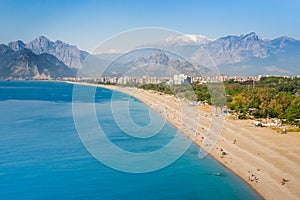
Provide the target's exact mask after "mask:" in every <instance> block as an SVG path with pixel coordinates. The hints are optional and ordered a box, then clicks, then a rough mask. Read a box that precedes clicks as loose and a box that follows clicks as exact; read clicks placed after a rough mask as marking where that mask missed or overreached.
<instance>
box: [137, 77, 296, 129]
mask: <svg viewBox="0 0 300 200" xmlns="http://www.w3.org/2000/svg"><path fill="white" fill-rule="evenodd" d="M213 85H214V84H211V83H208V84H199V83H193V84H191V85H173V86H170V85H167V84H146V85H143V86H141V88H142V89H145V90H155V91H158V92H162V93H166V94H176V95H177V96H179V97H185V98H186V99H189V100H192V101H196V100H197V101H202V102H206V103H208V104H214V105H216V104H217V106H222V105H223V106H227V107H228V109H229V110H231V111H232V112H234V113H236V115H237V117H238V118H239V119H247V118H278V119H281V120H282V121H283V122H285V123H287V124H291V125H296V126H298V127H299V126H300V78H295V77H293V78H286V77H262V78H261V79H260V80H259V81H256V82H254V81H246V82H237V81H234V80H229V81H226V82H224V87H225V96H226V102H225V103H222V101H218V96H217V95H216V93H220V94H221V95H220V98H221V96H222V95H223V94H222V91H218V90H216V89H215V88H213ZM218 88H220V87H218ZM212 93H214V94H213V95H212ZM216 96H217V97H216ZM212 97H214V98H217V99H213V98H212Z"/></svg>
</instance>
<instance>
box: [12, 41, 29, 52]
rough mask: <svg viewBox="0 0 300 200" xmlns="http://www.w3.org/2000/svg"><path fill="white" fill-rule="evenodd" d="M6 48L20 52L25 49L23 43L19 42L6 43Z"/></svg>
mask: <svg viewBox="0 0 300 200" xmlns="http://www.w3.org/2000/svg"><path fill="white" fill-rule="evenodd" d="M8 46H9V47H10V48H11V49H12V50H14V51H20V50H22V49H24V48H25V46H26V45H25V43H24V42H23V41H21V40H17V41H14V42H10V43H8Z"/></svg>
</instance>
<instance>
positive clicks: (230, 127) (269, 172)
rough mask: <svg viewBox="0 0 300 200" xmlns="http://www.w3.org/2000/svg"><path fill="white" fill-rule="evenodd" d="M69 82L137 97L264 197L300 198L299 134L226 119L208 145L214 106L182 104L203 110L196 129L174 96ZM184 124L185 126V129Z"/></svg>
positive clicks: (112, 86) (248, 121) (135, 89)
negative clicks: (212, 143) (182, 115)
mask: <svg viewBox="0 0 300 200" xmlns="http://www.w3.org/2000/svg"><path fill="white" fill-rule="evenodd" d="M66 83H70V84H82V85H90V86H94V87H102V88H106V89H110V90H115V91H119V92H123V93H126V94H128V95H130V96H133V97H135V98H137V99H139V100H140V101H142V102H143V103H145V104H146V105H147V106H149V107H151V108H152V109H153V110H155V111H156V112H159V114H160V115H161V116H162V117H164V118H165V119H166V120H168V121H169V122H170V123H171V124H172V125H174V126H175V127H176V128H177V129H178V130H180V131H181V132H182V133H183V134H185V135H186V136H187V137H189V138H190V139H191V140H192V141H193V142H194V143H195V144H196V145H197V146H199V147H200V148H201V149H204V150H205V151H207V148H209V149H208V153H209V154H210V156H212V157H213V158H214V159H215V160H217V161H218V162H219V163H221V164H222V165H223V166H224V167H226V168H227V169H228V170H230V171H231V172H232V173H234V174H236V175H237V176H239V177H240V178H241V179H243V180H244V181H245V182H246V183H247V184H248V185H249V186H250V187H251V188H253V189H254V190H255V191H256V192H257V194H259V195H260V196H261V197H262V198H264V199H298V198H300V191H299V190H298V189H297V188H298V187H299V186H300V173H299V172H298V169H300V155H299V156H298V155H297V154H298V152H299V151H300V145H298V144H300V135H296V134H297V133H289V134H287V135H282V134H278V133H276V131H274V130H271V129H270V128H255V127H252V126H251V125H249V123H250V120H232V119H228V118H226V119H225V120H224V124H223V127H222V131H221V134H220V135H219V136H218V141H217V143H216V144H215V145H213V147H207V146H205V145H204V144H206V143H205V141H204V140H206V139H207V138H205V137H206V135H205V131H206V134H207V130H208V129H209V128H211V127H210V125H211V122H210V121H211V120H212V119H210V118H212V117H213V116H212V114H211V113H212V110H213V108H212V107H211V106H204V107H198V106H189V107H188V106H187V102H180V103H179V104H181V103H183V104H186V105H185V106H184V108H185V109H191V110H196V109H199V110H197V112H200V115H199V118H201V119H204V120H201V121H199V122H198V121H196V123H197V125H196V127H197V128H195V129H194V127H195V124H192V122H190V123H186V124H184V123H182V121H180V120H182V119H180V116H178V114H180V113H181V110H180V109H182V105H180V106H178V101H177V100H176V98H175V97H172V96H171V95H166V94H158V93H157V92H154V91H153V92H152V91H148V90H142V89H137V88H126V87H120V86H114V85H97V84H91V83H84V82H82V83H81V82H69V81H66ZM166 103H167V104H166ZM161 108H165V109H164V111H165V112H162V110H161ZM191 112H192V111H191ZM209 115H210V116H209ZM209 117H210V118H209ZM197 119H198V118H197ZM190 121H191V120H190ZM187 125H188V126H187ZM183 126H184V127H185V128H182V127H183ZM190 127H192V128H190ZM189 128H190V129H189ZM195 132H196V134H195ZM193 133H194V134H193ZM198 133H199V134H198ZM278 146H279V147H278ZM291 147H292V148H291ZM288 151H289V152H288ZM223 152H225V153H226V155H224V154H223ZM285 153H286V154H285ZM278 159H279V160H278Z"/></svg>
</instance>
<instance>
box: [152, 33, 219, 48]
mask: <svg viewBox="0 0 300 200" xmlns="http://www.w3.org/2000/svg"><path fill="white" fill-rule="evenodd" d="M211 41H213V39H209V38H206V37H204V36H203V35H196V34H185V35H181V36H170V37H168V38H166V39H164V40H162V41H159V42H158V43H157V44H159V45H162V46H177V47H179V46H187V45H203V44H207V43H208V42H211Z"/></svg>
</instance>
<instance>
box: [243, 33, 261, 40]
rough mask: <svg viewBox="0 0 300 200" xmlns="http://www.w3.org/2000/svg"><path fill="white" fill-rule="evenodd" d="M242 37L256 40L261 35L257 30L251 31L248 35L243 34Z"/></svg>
mask: <svg viewBox="0 0 300 200" xmlns="http://www.w3.org/2000/svg"><path fill="white" fill-rule="evenodd" d="M241 37H242V38H243V39H247V40H256V41H257V40H259V39H260V38H259V36H258V35H257V34H256V33H255V32H250V33H248V34H246V35H241Z"/></svg>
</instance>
